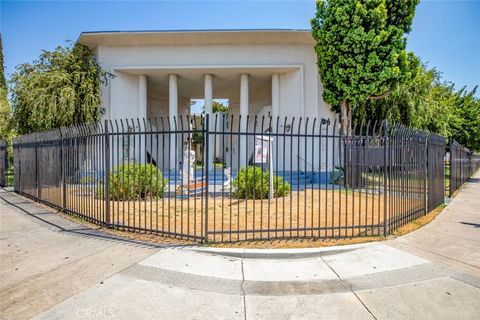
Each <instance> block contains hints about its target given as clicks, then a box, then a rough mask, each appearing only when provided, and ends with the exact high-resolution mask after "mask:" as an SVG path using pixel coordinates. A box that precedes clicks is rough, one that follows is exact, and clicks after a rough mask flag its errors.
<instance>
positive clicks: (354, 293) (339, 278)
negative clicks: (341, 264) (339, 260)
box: [320, 257, 377, 320]
mask: <svg viewBox="0 0 480 320" xmlns="http://www.w3.org/2000/svg"><path fill="white" fill-rule="evenodd" d="M320 259H322V261H323V262H324V263H325V264H326V265H327V267H328V268H330V270H332V272H333V273H335V275H336V276H337V278H338V280H339V281H341V282H342V283H344V284H345V285H347V286H348V288H350V292H351V293H353V295H354V296H355V297H356V298H357V300H358V301H359V302H360V303H361V304H362V306H363V307H364V308H365V310H367V312H368V313H369V314H370V315H371V316H372V317H373V319H375V320H377V317H375V315H374V314H373V313H372V311H371V310H370V309H369V308H368V307H367V305H366V304H365V303H364V302H363V301H362V299H360V297H359V296H358V295H357V293H356V292H355V291H354V290H353V288H352V285H351V284H349V283H346V282H345V281H344V280H343V279H342V278H341V277H340V275H339V274H338V273H337V272H336V271H335V269H333V268H332V266H330V264H329V263H328V262H327V261H326V260H325V259H323V257H320Z"/></svg>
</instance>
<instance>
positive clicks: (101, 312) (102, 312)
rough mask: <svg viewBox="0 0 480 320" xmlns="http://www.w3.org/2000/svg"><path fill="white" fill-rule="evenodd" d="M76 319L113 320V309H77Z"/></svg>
mask: <svg viewBox="0 0 480 320" xmlns="http://www.w3.org/2000/svg"><path fill="white" fill-rule="evenodd" d="M75 317H76V318H78V319H113V318H114V317H115V316H114V313H113V309H90V308H83V309H77V311H76V312H75Z"/></svg>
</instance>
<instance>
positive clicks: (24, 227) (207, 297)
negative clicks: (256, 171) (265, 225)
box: [0, 172, 480, 319]
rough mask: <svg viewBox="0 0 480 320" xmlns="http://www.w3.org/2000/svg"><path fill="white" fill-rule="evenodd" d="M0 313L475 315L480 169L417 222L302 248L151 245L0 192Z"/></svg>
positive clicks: (479, 283)
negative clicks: (392, 232) (387, 234)
mask: <svg viewBox="0 0 480 320" xmlns="http://www.w3.org/2000/svg"><path fill="white" fill-rule="evenodd" d="M0 198H1V199H4V200H0V211H1V252H0V255H1V272H0V301H1V313H0V318H2V319H3V318H5V319H21V318H29V317H32V316H35V318H37V319H66V318H67V319H72V318H73V319H103V318H106V319H478V318H479V314H480V311H479V310H480V250H479V248H480V209H479V208H480V172H479V173H477V175H476V178H474V179H472V181H471V182H470V183H468V184H467V185H466V186H465V187H464V189H463V190H462V191H461V192H460V193H459V195H458V196H457V197H456V198H455V199H454V200H453V201H452V202H451V204H450V205H449V206H448V207H447V208H446V209H445V210H444V211H443V212H442V213H441V214H440V215H439V216H438V217H437V219H436V220H435V221H433V222H431V223H430V224H428V225H427V226H425V227H423V228H421V229H420V230H417V231H415V232H413V233H411V234H409V235H406V236H403V237H399V238H396V239H392V240H388V241H384V242H380V243H369V244H362V245H352V246H342V247H330V248H321V249H302V250H242V249H236V250H235V249H228V250H227V249H215V248H202V247H168V248H160V247H155V246H149V245H147V244H141V243H132V242H129V241H122V240H121V239H116V238H114V237H110V236H106V235H105V234H102V233H99V232H95V231H92V230H89V229H84V228H83V227H81V226H78V225H76V224H74V223H71V222H68V221H66V220H64V219H62V218H60V217H58V216H57V215H55V214H52V213H51V211H50V210H48V209H44V208H41V207H39V206H37V205H34V204H31V203H30V202H29V201H27V200H25V199H23V198H20V197H18V196H16V195H14V194H11V193H5V192H3V193H1V194H0Z"/></svg>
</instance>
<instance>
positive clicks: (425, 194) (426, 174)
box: [423, 136, 432, 215]
mask: <svg viewBox="0 0 480 320" xmlns="http://www.w3.org/2000/svg"><path fill="white" fill-rule="evenodd" d="M429 149H430V136H427V137H426V138H425V153H424V160H425V166H424V172H423V174H424V185H423V208H424V212H423V214H424V215H426V214H427V213H428V202H427V197H428V196H429V192H430V188H431V187H432V186H430V185H429V182H430V181H429V167H430V165H431V164H430V161H429V151H430V150H429Z"/></svg>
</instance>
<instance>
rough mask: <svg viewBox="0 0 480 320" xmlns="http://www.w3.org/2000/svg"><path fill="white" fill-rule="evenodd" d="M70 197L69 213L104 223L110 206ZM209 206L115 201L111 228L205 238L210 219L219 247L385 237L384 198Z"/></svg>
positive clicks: (308, 196) (338, 195)
mask: <svg viewBox="0 0 480 320" xmlns="http://www.w3.org/2000/svg"><path fill="white" fill-rule="evenodd" d="M67 193H68V195H69V196H68V201H67V207H69V208H70V210H73V211H77V212H88V215H87V216H89V217H90V218H93V219H97V220H102V219H104V217H105V216H104V215H105V206H106V204H105V202H104V201H103V200H99V199H97V198H94V197H92V194H91V192H89V190H88V188H86V189H85V188H83V189H69V190H68V192H67ZM205 201H206V199H205V198H204V197H190V198H186V199H178V198H174V197H166V198H158V199H143V200H137V201H111V202H110V211H111V222H112V223H114V224H115V225H116V226H118V227H119V228H120V229H127V230H132V231H133V230H136V231H148V232H150V231H154V232H159V233H165V234H170V235H178V236H185V237H188V236H189V237H198V238H200V237H203V236H204V235H205V230H204V228H202V225H204V223H203V221H204V220H205V219H206V218H207V219H208V233H209V235H208V239H209V241H215V242H217V241H242V240H252V239H259V240H260V239H269V238H291V237H295V238H299V237H300V238H302V237H309V238H310V237H318V238H322V237H350V236H359V235H362V236H369V235H378V234H381V233H382V232H383V231H382V230H383V229H382V227H383V217H384V216H383V215H384V195H383V193H365V192H358V191H355V192H353V191H345V190H331V189H328V190H325V189H320V190H319V189H307V190H306V191H299V192H292V193H291V194H289V195H288V196H287V197H284V198H275V199H271V200H268V199H264V200H252V199H249V200H244V199H236V198H233V197H232V198H231V197H228V196H225V197H223V198H222V197H208V200H207V203H205ZM207 207H208V217H207V216H206V215H205V210H206V208H207Z"/></svg>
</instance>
